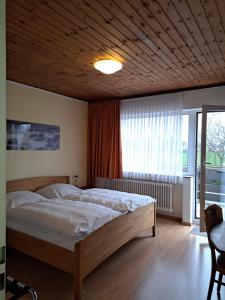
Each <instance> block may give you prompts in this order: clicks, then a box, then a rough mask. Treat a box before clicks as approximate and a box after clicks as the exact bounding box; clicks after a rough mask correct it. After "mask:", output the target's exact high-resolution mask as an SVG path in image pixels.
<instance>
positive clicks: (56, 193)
mask: <svg viewBox="0 0 225 300" xmlns="http://www.w3.org/2000/svg"><path fill="white" fill-rule="evenodd" d="M81 191H82V190H81V189H79V188H78V187H76V186H74V185H72V184H66V183H55V184H50V185H47V186H45V187H43V188H41V189H39V190H37V191H36V193H38V194H40V195H42V196H43V197H45V198H48V199H52V198H61V197H64V196H66V195H77V194H79V193H80V192H81Z"/></svg>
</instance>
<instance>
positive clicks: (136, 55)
mask: <svg viewBox="0 0 225 300" xmlns="http://www.w3.org/2000/svg"><path fill="white" fill-rule="evenodd" d="M76 4H77V2H76ZM68 5H69V2H67V6H68ZM68 10H69V11H71V14H72V7H71V6H70V7H69V8H68ZM78 10H79V7H78V8H77V10H76V12H78ZM92 13H93V12H92ZM79 16H80V15H79ZM80 17H82V16H80ZM96 17H97V16H96V15H95V18H96ZM84 18H85V20H86V22H87V23H89V22H91V21H92V22H93V20H90V17H89V16H88V15H86V16H85V15H84ZM101 21H102V22H103V25H105V20H101ZM89 24H90V26H95V28H96V27H97V28H99V29H100V31H101V32H99V34H102V35H103V36H107V31H106V30H105V28H104V26H100V25H98V24H97V25H96V23H89ZM106 26H107V28H108V27H109V26H108V24H106V25H105V27H106ZM112 28H114V27H112ZM87 30H88V29H87ZM117 35H118V31H117ZM110 38H111V40H113V36H112V35H110ZM117 39H118V37H117ZM123 41H124V36H123V37H122V41H119V44H122V43H123ZM126 41H127V40H126ZM114 42H115V43H117V45H115V46H114V47H112V48H114V50H116V51H119V50H120V48H118V47H119V45H118V40H116V39H114ZM126 44H127V42H126ZM122 49H123V50H126V52H127V53H129V55H132V62H133V63H135V61H136V60H137V61H138V62H141V64H142V65H143V66H145V67H147V66H149V67H150V69H147V74H148V76H152V75H154V74H157V73H158V72H159V71H160V75H162V76H163V75H164V74H165V70H164V69H161V70H159V66H157V65H155V66H153V63H151V64H150V63H149V62H148V61H147V60H144V59H143V52H142V53H140V51H138V49H137V48H136V49H134V51H135V52H134V51H133V50H132V49H131V48H128V47H126V45H124V46H123V47H122ZM131 51H133V53H131ZM139 53H140V54H139ZM122 55H123V56H124V52H123V53H122ZM148 59H151V58H150V57H148ZM156 68H157V69H156ZM163 72H164V73H163ZM156 76H157V75H156ZM163 79H164V78H163Z"/></svg>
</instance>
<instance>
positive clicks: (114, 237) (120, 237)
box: [74, 203, 155, 300]
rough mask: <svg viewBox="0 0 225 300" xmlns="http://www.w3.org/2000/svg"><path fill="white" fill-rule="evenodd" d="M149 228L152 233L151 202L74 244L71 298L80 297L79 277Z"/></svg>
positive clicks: (152, 212)
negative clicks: (73, 286) (73, 275)
mask: <svg viewBox="0 0 225 300" xmlns="http://www.w3.org/2000/svg"><path fill="white" fill-rule="evenodd" d="M146 230H149V235H151V233H150V232H152V234H153V236H154V234H155V203H151V204H148V205H146V206H143V207H140V208H138V209H137V210H135V211H134V212H132V213H127V214H125V215H123V216H120V217H118V218H116V219H114V220H112V221H111V222H109V223H106V224H105V225H104V226H103V227H101V228H99V229H98V230H96V231H95V232H93V233H92V234H90V235H89V236H87V237H86V238H85V239H84V240H82V241H80V242H78V243H77V244H76V245H75V251H74V252H75V260H74V261H75V272H74V274H75V277H74V280H75V282H74V285H75V293H74V300H81V298H82V282H83V279H84V278H85V277H86V276H87V275H88V274H89V273H90V272H91V271H93V270H94V269H95V268H96V267H97V266H98V265H99V264H100V263H101V262H103V261H104V260H105V259H106V258H107V257H109V256H110V255H111V254H112V253H114V252H115V251H116V250H118V249H119V248H120V247H122V246H123V245H124V244H126V243H127V242H128V241H130V240H132V239H133V238H134V237H136V236H138V235H140V234H141V233H142V232H144V231H146Z"/></svg>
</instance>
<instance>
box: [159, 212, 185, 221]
mask: <svg viewBox="0 0 225 300" xmlns="http://www.w3.org/2000/svg"><path fill="white" fill-rule="evenodd" d="M156 217H158V218H163V219H168V220H172V221H175V222H178V223H181V221H182V219H181V218H179V217H175V216H169V215H164V214H160V213H156Z"/></svg>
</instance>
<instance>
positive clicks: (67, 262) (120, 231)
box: [7, 176, 156, 300]
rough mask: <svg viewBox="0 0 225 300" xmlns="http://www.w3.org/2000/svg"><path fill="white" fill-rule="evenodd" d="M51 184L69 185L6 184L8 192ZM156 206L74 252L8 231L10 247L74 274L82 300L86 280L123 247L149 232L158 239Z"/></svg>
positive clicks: (44, 181)
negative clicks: (156, 235)
mask: <svg viewBox="0 0 225 300" xmlns="http://www.w3.org/2000/svg"><path fill="white" fill-rule="evenodd" d="M52 183H69V177H68V176H51V177H49V176H48V177H47V176H46V177H33V178H26V179H20V180H14V181H9V182H7V192H13V191H18V190H29V191H36V190H37V189H39V188H41V187H43V186H46V185H49V184H52ZM155 213H156V207H155V203H151V204H148V205H146V206H143V207H140V208H138V209H137V210H135V211H134V212H131V213H127V214H124V215H122V216H120V217H118V218H116V219H114V220H112V221H110V222H108V223H106V224H105V225H104V226H102V227H101V228H99V229H98V230H96V231H94V232H93V233H91V234H90V235H88V236H87V237H86V238H85V239H83V240H81V241H79V242H78V243H76V244H75V245H74V251H69V250H67V249H64V248H62V247H59V246H56V245H54V244H51V243H48V242H46V241H43V240H40V239H37V238H35V237H32V236H30V235H27V234H24V233H21V232H19V231H16V230H12V229H9V228H8V229H7V246H9V247H12V248H14V249H16V250H19V251H21V252H23V253H25V254H28V255H30V256H32V257H34V258H36V259H39V260H41V261H43V262H45V263H47V264H49V265H51V266H54V267H56V268H58V269H60V270H63V271H65V272H68V273H71V274H73V275H74V300H81V298H82V283H83V280H84V278H85V277H86V276H87V275H88V274H89V273H90V272H91V271H93V270H94V269H95V268H96V267H97V266H98V265H99V264H100V263H101V262H103V261H104V260H105V259H106V258H107V257H109V256H110V255H111V254H112V253H114V252H115V251H116V250H117V249H119V248H120V247H121V246H123V245H124V244H126V243H127V242H128V241H130V240H131V239H133V238H134V237H136V236H138V235H140V234H141V233H143V232H144V231H146V230H152V234H153V236H155Z"/></svg>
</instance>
